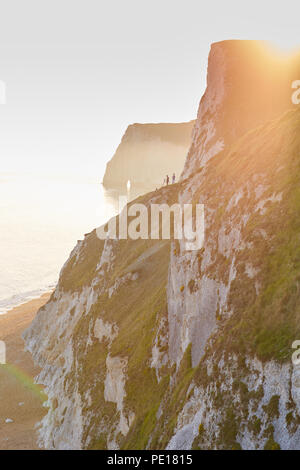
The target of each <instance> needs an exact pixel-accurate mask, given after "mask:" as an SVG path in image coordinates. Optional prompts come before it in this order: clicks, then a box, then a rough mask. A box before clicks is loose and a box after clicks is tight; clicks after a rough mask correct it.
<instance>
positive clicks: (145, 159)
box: [103, 121, 195, 191]
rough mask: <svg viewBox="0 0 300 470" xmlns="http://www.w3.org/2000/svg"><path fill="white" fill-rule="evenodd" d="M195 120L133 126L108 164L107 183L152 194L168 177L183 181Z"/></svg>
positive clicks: (105, 182)
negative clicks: (181, 175)
mask: <svg viewBox="0 0 300 470" xmlns="http://www.w3.org/2000/svg"><path fill="white" fill-rule="evenodd" d="M194 123H195V121H190V122H183V123H161V124H132V125H131V126H129V127H128V128H127V130H126V132H125V134H124V136H123V138H122V141H121V143H120V145H119V146H118V148H117V150H116V153H115V154H114V156H113V157H112V159H111V160H110V161H109V162H108V164H107V167H106V171H105V175H104V178H103V184H104V186H105V187H107V188H111V187H113V188H115V187H117V188H123V189H124V188H126V184H127V181H128V180H130V181H131V183H132V185H134V186H143V187H145V188H147V189H148V191H150V190H152V189H155V188H156V187H160V186H161V185H162V184H163V181H164V178H165V177H166V175H169V177H170V178H171V177H172V175H173V173H175V176H176V179H178V178H179V176H180V174H181V172H182V169H183V166H184V162H185V159H186V155H187V153H188V150H189V146H190V142H191V134H192V130H193V127H194Z"/></svg>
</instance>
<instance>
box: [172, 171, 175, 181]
mask: <svg viewBox="0 0 300 470" xmlns="http://www.w3.org/2000/svg"><path fill="white" fill-rule="evenodd" d="M174 183H175V173H173V176H172V184H174Z"/></svg>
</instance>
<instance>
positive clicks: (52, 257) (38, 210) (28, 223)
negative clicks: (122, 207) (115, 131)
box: [0, 174, 119, 314]
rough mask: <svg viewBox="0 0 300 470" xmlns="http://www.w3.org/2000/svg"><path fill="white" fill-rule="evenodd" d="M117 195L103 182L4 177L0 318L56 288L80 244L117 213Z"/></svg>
mask: <svg viewBox="0 0 300 470" xmlns="http://www.w3.org/2000/svg"><path fill="white" fill-rule="evenodd" d="M118 196H119V194H118V193H117V192H115V191H110V192H107V191H105V190H104V188H103V187H102V185H101V184H100V182H99V183H96V182H93V181H80V180H79V179H73V180H72V179H63V178H61V179H57V178H51V177H37V176H20V175H19V176H15V175H14V176H12V175H1V174H0V314H3V313H5V312H6V311H7V310H9V309H10V308H12V307H13V306H15V305H19V304H21V303H23V302H25V301H27V300H29V299H31V298H34V297H38V296H40V295H41V294H42V293H43V292H46V291H49V290H50V289H51V288H53V287H54V286H55V284H56V282H57V279H58V275H59V271H60V269H61V267H62V265H63V264H64V262H65V261H66V259H67V258H68V256H69V254H70V251H71V250H72V249H73V247H74V246H75V244H76V242H77V240H80V239H82V238H83V236H84V234H85V233H87V232H89V231H91V230H93V229H94V228H96V227H98V226H100V225H101V224H103V223H104V222H106V221H107V220H108V219H109V218H110V217H111V216H113V215H115V214H116V213H117V212H118V209H119V207H118Z"/></svg>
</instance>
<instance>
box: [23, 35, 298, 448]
mask: <svg viewBox="0 0 300 470" xmlns="http://www.w3.org/2000/svg"><path fill="white" fill-rule="evenodd" d="M256 48H258V49H259V50H261V49H260V48H261V46H260V45H258V44H256V43H255V44H249V43H248V42H244V41H241V42H231V41H230V42H223V43H218V44H216V45H213V47H212V50H211V54H210V58H209V66H208V83H207V90H206V93H205V95H204V98H202V100H201V103H200V108H199V114H198V119H197V122H196V125H195V130H194V132H193V137H192V141H191V147H190V150H189V154H188V158H187V161H186V164H185V169H184V172H183V175H182V179H181V181H180V182H179V183H177V184H176V185H172V186H171V187H168V188H166V187H165V188H161V189H160V190H158V191H154V192H151V193H148V194H146V195H144V196H142V197H140V198H139V200H138V201H135V202H139V203H143V204H145V205H146V206H147V207H150V205H151V204H153V203H167V204H169V205H171V204H173V203H174V202H176V201H179V202H180V203H186V202H189V203H191V202H192V203H202V204H204V206H205V242H204V246H203V248H201V249H199V250H196V251H185V250H184V244H183V243H182V242H181V241H168V240H142V239H139V240H136V241H134V240H106V241H101V240H99V239H98V237H97V235H96V231H93V232H91V233H90V234H88V235H87V236H86V237H85V239H84V240H82V241H80V242H78V244H77V246H76V247H75V248H74V250H73V252H72V253H71V255H70V258H69V260H68V261H67V262H66V264H65V266H64V267H63V269H62V271H61V275H60V279H59V283H58V285H57V288H56V290H55V292H54V294H53V296H52V298H51V299H50V301H49V303H48V304H47V305H46V306H45V307H43V308H42V309H41V310H40V312H39V313H38V315H37V317H36V319H35V320H34V322H33V323H32V325H31V327H30V328H29V329H28V330H27V331H26V332H25V335H24V338H25V341H26V346H27V348H28V350H29V351H31V353H32V354H33V357H34V359H35V360H36V361H37V362H38V363H39V364H40V366H41V367H42V372H41V374H40V375H39V377H38V379H37V380H38V382H40V383H43V384H45V386H46V391H47V394H48V397H49V400H48V406H49V411H48V414H47V415H46V417H45V418H44V420H43V422H42V423H41V428H40V431H39V436H40V443H41V445H43V446H45V447H46V448H51V449H78V448H83V449H87V448H93V449H106V448H109V449H117V448H122V449H143V448H148V449H163V448H168V449H191V448H194V449H224V448H225V449H238V448H242V449H277V448H282V449H300V427H299V426H300V366H297V365H294V364H293V362H292V360H291V356H292V353H293V349H292V343H293V341H295V340H297V339H300V326H299V325H300V322H299V315H300V313H299V279H300V261H299V260H300V244H299V229H300V211H299V207H300V193H299V180H300V132H299V129H300V108H298V107H297V106H293V107H292V106H291V93H292V90H291V82H292V81H293V80H294V79H296V78H297V75H296V76H294V73H295V70H297V68H296V66H295V65H294V64H296V62H295V61H294V60H293V61H292V62H291V63H292V64H293V65H292V66H291V68H290V69H289V70H292V75H291V76H290V79H287V78H284V83H286V84H287V87H288V90H287V91H286V92H285V91H284V92H282V95H281V94H280V93H279V91H278V88H277V86H275V85H274V82H276V80H277V77H279V78H278V80H279V81H280V80H281V78H280V77H281V75H284V76H285V77H286V73H287V72H286V62H285V60H283V59H282V60H281V61H280V60H279V58H278V57H276V64H277V65H276V74H275V72H274V68H273V66H274V64H273V63H272V64H271V63H268V62H267V61H265V62H264V66H263V67H262V66H261V67H260V66H259V63H260V60H259V57H260V56H258V66H257V67H256V68H255V67H252V68H251V69H250V72H251V73H250V75H251V77H252V79H251V83H252V85H253V89H251V90H250V91H249V94H247V93H245V90H244V89H243V85H242V82H243V80H244V78H245V76H246V75H247V73H246V72H247V71H246V70H245V67H246V65H247V64H249V60H250V59H249V54H250V58H251V60H250V64H252V61H253V63H255V57H252V56H251V54H252V53H253V54H254V52H253V51H255V50H256ZM251 51H252V52H251ZM268 53H269V52H267V51H266V52H265V54H268ZM261 54H263V52H261ZM273 60H275V58H274V59H272V61H273ZM270 61H271V59H270ZM238 64H240V66H238ZM280 64H281V65H280ZM294 67H295V68H294ZM299 72H300V69H299ZM274 74H275V75H274ZM268 77H273V82H272V86H271V89H270V90H269V87H268V86H267V85H268V83H267V82H268ZM298 78H300V73H299V77H298ZM265 81H266V83H265ZM237 84H241V87H242V90H243V91H240V90H237V88H236V87H237ZM248 84H249V83H248ZM255 90H256V91H257V96H259V97H260V99H259V100H258V102H256V103H253V99H254V97H255V96H256V93H255ZM262 90H263V91H264V92H263V93H262ZM267 90H269V93H270V94H269V95H268V98H266V101H265V102H264V101H263V99H264V98H263V97H264V96H265V93H267ZM278 93H279V95H278ZM237 96H238V97H239V98H238V99H237ZM240 99H243V102H242V103H240ZM277 100H279V102H277ZM270 103H271V104H272V103H273V104H272V106H271V104H270ZM269 105H270V106H269ZM236 107H238V109H239V113H241V114H240V116H239V114H238V112H237V111H236ZM227 110H228V115H227ZM247 110H249V115H247V112H248V111H247ZM130 204H132V203H130Z"/></svg>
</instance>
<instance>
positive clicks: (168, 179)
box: [166, 175, 170, 186]
mask: <svg viewBox="0 0 300 470" xmlns="http://www.w3.org/2000/svg"><path fill="white" fill-rule="evenodd" d="M166 180H167V186H168V184H169V181H170V178H169V175H167V179H166Z"/></svg>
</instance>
